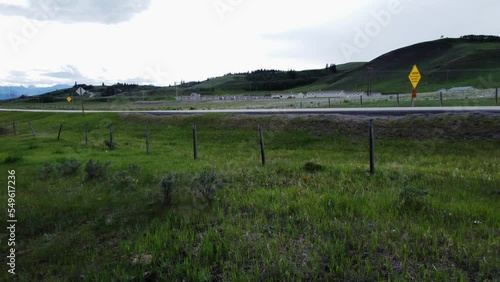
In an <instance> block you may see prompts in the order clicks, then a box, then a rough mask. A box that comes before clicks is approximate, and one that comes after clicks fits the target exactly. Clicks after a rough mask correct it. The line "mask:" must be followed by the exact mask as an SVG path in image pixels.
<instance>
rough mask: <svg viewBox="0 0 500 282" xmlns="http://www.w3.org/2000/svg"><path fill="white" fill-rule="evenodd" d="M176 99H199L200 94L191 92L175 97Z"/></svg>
mask: <svg viewBox="0 0 500 282" xmlns="http://www.w3.org/2000/svg"><path fill="white" fill-rule="evenodd" d="M177 100H181V101H199V100H201V94H198V93H191V95H190V96H181V97H177Z"/></svg>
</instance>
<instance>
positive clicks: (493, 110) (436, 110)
mask: <svg viewBox="0 0 500 282" xmlns="http://www.w3.org/2000/svg"><path fill="white" fill-rule="evenodd" d="M0 112H34V113H75V114H81V113H82V111H81V110H34V109H32V110H25V109H0ZM85 113H87V114H88V113H146V114H153V115H193V114H209V113H226V114H246V115H275V114H289V115H328V114H340V115H369V116H403V115H407V114H443V113H487V114H495V115H500V107H416V108H342V109H339V108H326V109H249V110H185V111H157V110H151V111H133V110H129V111H95V110H87V111H85Z"/></svg>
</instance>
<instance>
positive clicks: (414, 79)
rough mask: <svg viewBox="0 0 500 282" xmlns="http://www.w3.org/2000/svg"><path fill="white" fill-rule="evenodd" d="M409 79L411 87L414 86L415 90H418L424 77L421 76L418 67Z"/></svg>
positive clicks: (413, 70) (414, 68) (412, 71)
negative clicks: (419, 83)
mask: <svg viewBox="0 0 500 282" xmlns="http://www.w3.org/2000/svg"><path fill="white" fill-rule="evenodd" d="M408 78H409V79H410V82H411V85H413V89H415V88H417V85H418V82H419V81H420V79H421V78H422V76H421V75H420V71H418V68H417V65H414V66H413V69H412V70H411V72H410V75H409V76H408Z"/></svg>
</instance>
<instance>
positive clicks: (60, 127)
mask: <svg viewBox="0 0 500 282" xmlns="http://www.w3.org/2000/svg"><path fill="white" fill-rule="evenodd" d="M62 127H63V125H62V123H61V126H59V133H58V134H57V141H59V138H60V137H61V131H62Z"/></svg>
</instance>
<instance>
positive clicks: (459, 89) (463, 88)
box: [447, 86, 477, 93]
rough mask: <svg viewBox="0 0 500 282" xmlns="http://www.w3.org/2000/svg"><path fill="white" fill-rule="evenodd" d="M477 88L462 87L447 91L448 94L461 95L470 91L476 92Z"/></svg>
mask: <svg viewBox="0 0 500 282" xmlns="http://www.w3.org/2000/svg"><path fill="white" fill-rule="evenodd" d="M475 90H477V88H475V87H473V86H462V87H453V88H450V89H448V90H447V92H451V93H459V92H469V91H475Z"/></svg>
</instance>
